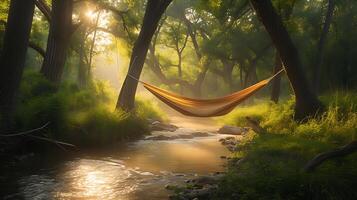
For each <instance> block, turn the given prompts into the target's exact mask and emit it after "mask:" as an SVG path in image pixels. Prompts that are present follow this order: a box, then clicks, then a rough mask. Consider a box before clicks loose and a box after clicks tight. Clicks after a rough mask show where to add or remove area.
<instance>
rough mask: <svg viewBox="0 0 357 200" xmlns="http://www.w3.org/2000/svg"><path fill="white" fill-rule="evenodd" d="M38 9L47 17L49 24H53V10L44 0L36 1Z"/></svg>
mask: <svg viewBox="0 0 357 200" xmlns="http://www.w3.org/2000/svg"><path fill="white" fill-rule="evenodd" d="M35 5H36V7H37V8H38V9H39V10H40V11H41V13H42V14H43V15H44V16H45V18H46V19H47V21H48V22H51V20H52V17H51V9H50V7H49V6H48V5H47V3H46V2H45V1H44V0H35Z"/></svg>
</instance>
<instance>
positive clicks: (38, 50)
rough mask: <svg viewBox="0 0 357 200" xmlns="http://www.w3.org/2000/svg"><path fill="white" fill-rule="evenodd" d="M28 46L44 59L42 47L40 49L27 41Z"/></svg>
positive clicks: (44, 53)
mask: <svg viewBox="0 0 357 200" xmlns="http://www.w3.org/2000/svg"><path fill="white" fill-rule="evenodd" d="M28 46H29V47H30V48H32V49H33V50H35V51H36V52H37V53H39V54H40V55H41V56H42V57H45V55H46V51H45V50H44V49H43V48H42V47H40V45H38V44H36V43H34V42H32V41H29V44H28Z"/></svg>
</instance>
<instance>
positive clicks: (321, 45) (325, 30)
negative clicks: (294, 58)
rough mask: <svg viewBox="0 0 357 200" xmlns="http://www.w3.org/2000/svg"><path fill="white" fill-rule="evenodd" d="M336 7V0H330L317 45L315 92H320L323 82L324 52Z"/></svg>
mask: <svg viewBox="0 0 357 200" xmlns="http://www.w3.org/2000/svg"><path fill="white" fill-rule="evenodd" d="M334 8H335V2H334V0H328V8H327V12H326V18H325V22H324V25H323V28H322V32H321V37H320V40H319V43H318V45H317V56H316V57H317V62H316V66H315V70H314V79H313V83H314V84H313V86H314V88H313V89H314V91H315V93H319V91H320V83H321V66H322V61H323V55H324V54H323V53H324V46H325V44H326V39H327V34H328V32H329V29H330V25H331V21H332V16H333V11H334Z"/></svg>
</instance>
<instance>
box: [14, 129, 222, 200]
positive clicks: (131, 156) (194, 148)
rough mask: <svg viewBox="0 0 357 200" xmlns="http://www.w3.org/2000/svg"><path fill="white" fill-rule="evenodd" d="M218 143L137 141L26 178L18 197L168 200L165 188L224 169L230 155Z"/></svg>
mask: <svg viewBox="0 0 357 200" xmlns="http://www.w3.org/2000/svg"><path fill="white" fill-rule="evenodd" d="M217 141H218V138H217V137H216V136H215V137H209V138H201V139H192V140H175V141H139V142H136V143H133V144H132V145H130V146H129V147H128V148H126V149H125V150H123V151H119V152H115V153H114V154H112V155H110V157H102V156H100V157H99V156H97V157H88V158H78V159H75V160H71V161H68V162H65V163H64V164H60V165H57V166H55V167H54V168H52V169H51V170H44V171H40V172H39V173H38V174H31V175H28V176H25V177H23V178H22V179H21V180H19V181H18V184H19V185H20V190H21V191H20V193H21V196H22V197H24V199H74V200H76V199H81V200H84V199H86V200H87V199H89V200H92V199H93V200H96V199H109V200H110V199H118V200H120V199H122V200H136V199H138V200H139V199H148V200H149V199H157V200H159V199H167V195H168V194H167V191H166V190H165V189H164V186H165V185H166V184H168V183H170V184H172V183H183V182H184V180H186V179H187V178H188V177H190V176H194V175H195V174H196V173H199V174H207V173H210V172H215V171H222V170H223V167H222V164H223V161H222V160H221V159H220V158H219V156H220V155H227V154H228V152H227V151H226V150H225V148H224V147H223V146H221V145H220V144H219V143H218V142H217ZM177 173H180V174H177ZM183 174H184V176H182V175H183Z"/></svg>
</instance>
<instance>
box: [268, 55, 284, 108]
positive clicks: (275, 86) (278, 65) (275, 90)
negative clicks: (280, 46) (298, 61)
mask: <svg viewBox="0 0 357 200" xmlns="http://www.w3.org/2000/svg"><path fill="white" fill-rule="evenodd" d="M281 69H283V63H282V62H281V58H280V55H279V53H278V52H276V53H275V65H274V70H273V74H276V73H278V72H279V71H280V70H281ZM280 82H281V75H280V74H279V75H278V76H277V77H275V78H274V79H273V80H272V83H271V96H270V100H272V101H273V102H274V103H278V102H279V97H280Z"/></svg>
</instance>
